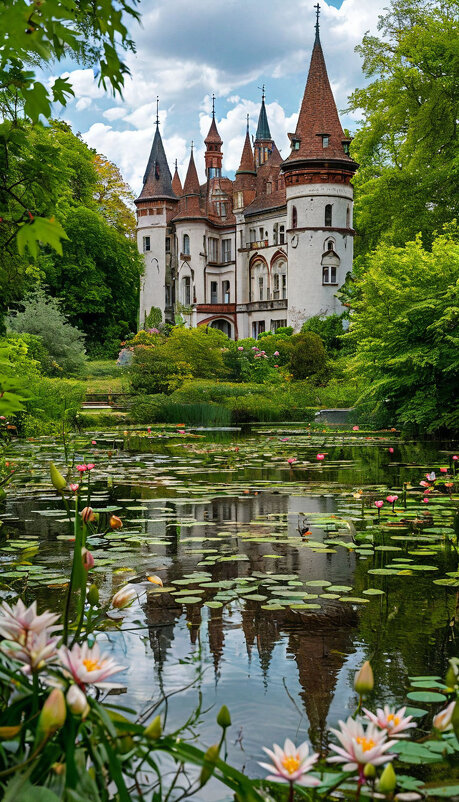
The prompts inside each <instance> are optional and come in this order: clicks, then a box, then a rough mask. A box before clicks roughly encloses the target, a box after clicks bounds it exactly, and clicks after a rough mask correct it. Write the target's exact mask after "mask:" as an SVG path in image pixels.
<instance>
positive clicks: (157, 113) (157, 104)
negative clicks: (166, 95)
mask: <svg viewBox="0 0 459 802" xmlns="http://www.w3.org/2000/svg"><path fill="white" fill-rule="evenodd" d="M158 125H159V97H158V95H156V127H158Z"/></svg>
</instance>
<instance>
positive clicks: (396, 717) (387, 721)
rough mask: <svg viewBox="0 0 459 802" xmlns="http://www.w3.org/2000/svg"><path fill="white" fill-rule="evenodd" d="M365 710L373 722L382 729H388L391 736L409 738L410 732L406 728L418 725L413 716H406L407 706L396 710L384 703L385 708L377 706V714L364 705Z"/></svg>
mask: <svg viewBox="0 0 459 802" xmlns="http://www.w3.org/2000/svg"><path fill="white" fill-rule="evenodd" d="M363 712H364V713H365V715H366V717H367V719H369V720H370V721H372V722H373V724H376V726H377V727H379V728H380V729H381V730H387V734H388V736H389V737H394V738H395V737H396V736H397V737H398V738H407V737H408V733H405V732H404V730H408V729H410V728H411V727H415V726H416V724H415V723H414V722H413V716H405V712H406V707H401V708H400V710H396V709H395V708H393V709H392V708H390V707H389V705H384V708H380V707H378V708H377V710H376V714H375V713H371V712H370V711H369V710H367V709H366V708H365V707H364V708H363Z"/></svg>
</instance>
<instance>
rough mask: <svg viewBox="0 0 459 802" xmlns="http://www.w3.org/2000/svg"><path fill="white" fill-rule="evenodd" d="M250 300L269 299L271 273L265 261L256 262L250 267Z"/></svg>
mask: <svg viewBox="0 0 459 802" xmlns="http://www.w3.org/2000/svg"><path fill="white" fill-rule="evenodd" d="M250 300H251V301H269V273H268V268H267V265H266V264H265V263H264V262H254V264H253V265H252V266H251V268H250Z"/></svg>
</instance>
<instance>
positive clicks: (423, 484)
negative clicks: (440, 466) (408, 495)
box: [419, 479, 429, 487]
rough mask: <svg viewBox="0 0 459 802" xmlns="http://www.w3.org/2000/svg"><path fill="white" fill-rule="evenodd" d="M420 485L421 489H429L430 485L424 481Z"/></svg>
mask: <svg viewBox="0 0 459 802" xmlns="http://www.w3.org/2000/svg"><path fill="white" fill-rule="evenodd" d="M419 484H420V486H421V487H429V483H428V482H425V481H424V479H423V480H422V481H421V482H419Z"/></svg>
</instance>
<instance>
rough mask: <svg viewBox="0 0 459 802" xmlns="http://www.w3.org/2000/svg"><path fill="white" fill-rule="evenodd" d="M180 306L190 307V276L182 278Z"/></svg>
mask: <svg viewBox="0 0 459 802" xmlns="http://www.w3.org/2000/svg"><path fill="white" fill-rule="evenodd" d="M185 236H186V235H185ZM182 304H183V305H184V306H190V304H191V278H190V276H184V277H183V278H182Z"/></svg>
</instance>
